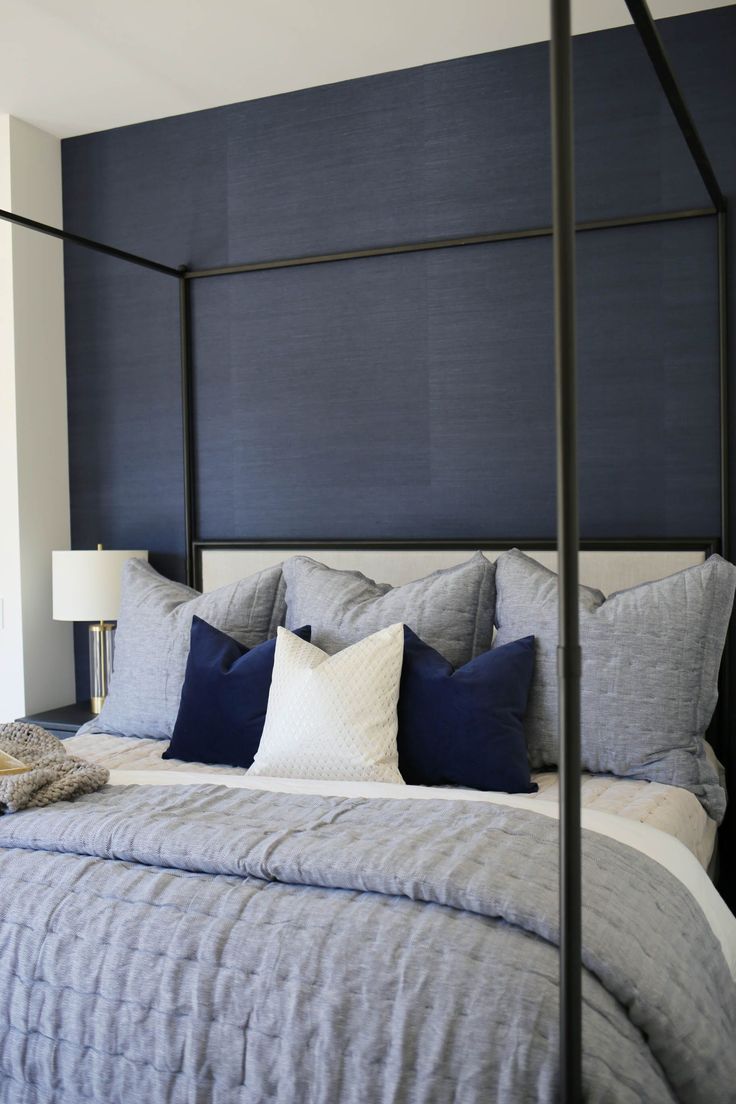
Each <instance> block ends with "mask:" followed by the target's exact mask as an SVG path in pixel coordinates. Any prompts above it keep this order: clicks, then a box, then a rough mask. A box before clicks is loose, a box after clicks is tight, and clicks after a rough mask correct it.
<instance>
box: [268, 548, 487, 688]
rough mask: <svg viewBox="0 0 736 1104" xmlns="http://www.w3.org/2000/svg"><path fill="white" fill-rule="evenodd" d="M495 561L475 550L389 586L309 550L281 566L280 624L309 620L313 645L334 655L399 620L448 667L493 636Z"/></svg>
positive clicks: (479, 649)
mask: <svg viewBox="0 0 736 1104" xmlns="http://www.w3.org/2000/svg"><path fill="white" fill-rule="evenodd" d="M495 570H496V569H495V564H493V563H491V562H490V561H489V560H487V559H486V558H485V556H484V555H483V554H482V553H481V552H476V554H475V555H474V556H473V557H472V558H471V559H469V560H466V561H465V563H461V564H458V565H457V566H455V567H448V568H443V569H442V570H440V571H435V572H433V573H432V574H431V575H427V576H426V577H425V578H424V579H417V580H415V581H414V582H411V583H406V584H404V586H398V587H392V586H389V584H388V583H375V582H374V581H373V580H372V579H369V578H368V577H367V576H365V575H363V574H361V572H360V571H338V570H336V569H335V568H332V567H327V566H326V565H325V564H322V563H318V562H317V561H316V560H312V559H310V558H309V557H308V556H293V557H292V558H291V559H289V560H286V561H285V562H284V565H283V571H284V579H285V580H286V604H287V614H286V626H287V628H290V629H294V628H297V627H298V626H299V625H311V626H312V643H313V644H316V645H317V647H318V648H321V649H322V650H323V651H325V652H328V653H329V654H330V655H332V654H333V653H335V652H339V651H340V650H341V649H342V648H347V647H348V646H349V645H350V644H356V643H357V642H358V641H359V640H362V639H363V638H364V637H366V636H370V635H371V633H374V632H378V631H379V630H380V629H386V628H388V627H389V626H390V625H394V624H396V622H397V621H402V622H404V624H406V625H408V626H409V628H411V629H413V630H414V632H415V633H416V634H417V636H420V637H421V639H422V640H423V641H424V642H425V644H429V646H430V647H431V648H434V649H435V650H436V651H438V652H439V653H440V655H443V656H444V657H445V659H446V660H448V662H450V663H451V664H452V665H453V667H462V666H464V664H466V663H468V662H469V661H470V660H471V659H473V658H474V657H475V656H477V655H479V654H480V653H481V652H485V651H487V649H488V648H490V646H491V640H492V638H493V611H494V604H495V586H494V575H495Z"/></svg>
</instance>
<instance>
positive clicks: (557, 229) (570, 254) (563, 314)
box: [0, 0, 732, 1104]
mask: <svg viewBox="0 0 736 1104" xmlns="http://www.w3.org/2000/svg"><path fill="white" fill-rule="evenodd" d="M627 7H628V9H629V12H630V14H631V16H632V18H633V21H634V24H635V26H636V28H637V30H638V33H639V35H640V37H641V40H642V42H643V45H644V47H645V49H646V51H647V53H648V55H649V57H650V59H651V61H652V64H653V67H654V70H655V72H656V74H657V77H658V79H659V81H660V83H661V86H662V89H663V91H664V93H665V95H666V97H667V99H668V101H669V103H670V106H671V108H672V111H673V113H674V116H675V118H676V120H677V123H678V125H679V127H680V129H681V131H682V135H683V137H684V139H685V141H686V143H687V146H688V149H689V151H690V153H691V155H692V157H693V160H694V162H695V165H696V166H697V169H698V171H699V174H700V177H701V179H702V181H703V184H704V186H705V189H706V191H707V193H708V196H709V199H710V204H709V205H707V206H702V207H698V208H689V209H682V210H673V211H665V212H656V213H645V214H631V215H625V216H616V217H612V218H608V219H597V220H594V221H589V222H584V223H579V224H576V222H575V214H574V166H573V95H572V60H571V44H572V36H571V25H570V3H569V0H552V3H551V86H550V87H551V113H552V152H553V157H552V178H553V224H552V226H551V227H546V226H545V227H539V226H537V227H532V228H527V229H520V230H517V231H503V232H499V233H493V232H491V233H487V234H480V235H472V236H467V237H456V238H447V239H441V240H435V241H423V242H408V243H407V242H404V243H399V244H387V245H385V246H382V247H380V248H372V249H357V250H353V251H344V252H340V253H327V254H324V255H311V256H306V257H289V258H279V259H274V260H264V261H250V262H248V263H243V264H238V265H223V266H219V267H210V268H206V269H199V270H198V269H187V268H185V267H181V268H178V269H177V268H174V267H171V266H169V265H165V264H160V263H158V262H156V261H153V260H150V259H148V258H145V257H142V256H139V255H137V254H133V253H130V252H126V251H124V250H121V249H117V248H115V247H113V246H110V245H106V244H104V243H101V242H97V241H93V240H90V239H88V238H84V237H82V236H80V235H77V234H73V233H71V232H68V231H66V230H61V229H58V228H56V227H51V226H47V225H45V224H43V223H40V222H37V221H35V220H33V219H29V218H26V217H24V216H22V215H19V214H15V213H12V212H7V211H0V218H2V219H3V220H5V221H7V222H10V223H13V224H15V225H17V226H20V227H26V228H28V229H30V230H34V231H38V232H41V233H44V234H48V235H51V236H53V237H56V238H59V239H61V240H62V241H64V242H68V243H70V244H74V245H77V246H81V247H84V248H86V249H91V250H96V251H98V252H100V253H103V254H105V255H106V256H109V257H112V258H117V259H118V260H121V261H124V262H126V263H131V264H134V265H139V266H143V267H146V268H149V269H152V270H154V271H156V272H159V273H162V274H165V275H166V276H168V277H171V278H173V279H176V280H177V281H178V287H179V318H180V344H181V401H182V425H183V458H184V479H183V482H184V503H185V540H186V562H187V582H188V583H189V584H191V585H199V584H201V572H202V556H203V554H205V553H207V552H208V551H211V550H216V549H221V548H226V549H244V548H248V547H249V546H251V545H253V544H255V545H256V546H259V547H262V548H266V547H269V545H270V546H271V547H274V548H279V549H288V548H289V545H290V542H288V541H287V542H284V541H278V540H274V541H272V542H249V541H248V540H247V539H244V540H231V539H228V540H221V541H213V540H201V539H199V536H198V533H197V480H196V473H195V459H194V452H195V448H194V427H195V410H194V399H193V386H192V384H193V374H194V371H195V365H194V364H193V360H192V352H191V340H190V330H191V307H190V288H191V281H193V280H199V279H211V278H217V277H218V276H227V275H236V274H248V273H257V272H261V271H267V270H273V269H279V268H288V267H295V266H307V265H321V264H332V263H337V262H340V261H355V260H361V259H369V258H372V257H379V256H385V255H389V254H399V253H410V252H418V251H424V250H438V249H456V248H463V247H466V246H474V245H486V244H492V243H494V242H508V241H513V240H517V239H518V240H522V239H526V238H533V237H551V238H552V240H553V246H554V287H555V361H556V427H557V541H556V547H557V549H558V553H559V560H558V563H559V646H558V679H559V682H558V686H559V703H560V708H559V718H560V746H561V759H560V764H559V769H560V828H559V846H560V867H559V869H560V883H559V900H560V1026H561V1032H560V1067H559V1068H560V1099H562V1100H564V1101H566V1102H569V1104H574V1102H576V1101H579V1100H581V1099H582V1080H581V1069H582V1066H581V1007H582V1003H581V1002H582V995H581V973H582V961H581V954H582V932H581V926H582V924H581V915H582V913H581V908H582V906H581V798H580V775H581V747H580V740H581V733H580V728H581V717H580V678H581V647H580V636H579V606H578V583H579V579H578V550H579V548H580V547H581V542H580V535H579V518H578V472H577V449H576V421H577V411H576V403H577V399H576V364H575V259H574V255H575V234H576V233H588V232H596V231H603V230H606V229H609V228H617V227H630V226H638V225H645V224H648V223H658V222H665V221H677V220H688V219H703V218H714V219H715V223H716V230H717V235H716V240H717V257H718V318H719V357H720V360H719V371H720V478H721V532H720V540H719V542H718V546H717V547H713V550H714V551H720V553H721V555H722V556H723V557H724V558H726V559H728V558H729V557H730V532H729V530H730V521H729V424H728V423H729V411H728V348H727V345H728V334H727V297H726V292H727V287H726V278H727V260H728V258H727V222H726V217H727V216H726V200H725V198H724V196H723V193H722V191H721V189H720V187H719V185H718V182H717V180H716V177H715V174H714V172H713V169H712V166H711V164H710V161H709V159H708V157H707V154H706V152H705V149H704V147H703V144H702V142H701V140H700V137H699V135H698V132H697V129H696V127H695V124H694V122H693V120H692V117H691V115H690V113H689V111H688V109H687V106H686V104H685V101H684V98H683V96H682V93H681V91H680V89H679V87H678V85H677V82H676V80H675V78H674V75H673V72H672V69H671V67H670V64H669V62H668V59H667V56H666V53H665V51H664V48H663V46H662V42H661V40H660V38H659V35H658V33H657V30H656V27H655V24H654V22H653V20H652V17H651V14H650V12H649V10H648V7H647V4H646V2H645V0H627ZM293 543H295V542H293ZM484 544H485V545H488V544H492V545H493V547H494V548H504V547H511V546H513V545H520V544H521V545H522V546H526V547H532V548H540V547H544V546H545V544H544V542H540V541H527V542H519V541H513V540H508V541H506V540H501V541H499V540H492V541H489V540H488V538H487V537H485V538H482V539H478V540H474V541H468V540H464V541H457V542H452V541H449V542H437V541H426V542H425V541H421V540H418V541H395V542H391V541H384V542H375V541H361V540H357V541H353V542H330V541H314V542H311V546H312V547H319V548H340V547H345V548H353V549H368V548H381V549H392V548H394V549H417V550H421V549H422V548H424V547H427V548H430V547H431V548H433V549H437V548H447V549H453V548H455V549H461V548H477V547H482V546H483V545H484ZM598 544H599V545H600V546H601V547H605V548H608V549H611V548H617V547H618V548H621V549H625V550H633V549H637V548H639V549H644V548H654V549H663V548H666V547H668V546H670V547H673V548H678V549H682V548H685V547H691V546H692V547H699V546H700V545H701V544H702V542H698V541H695V542H688V541H670V542H666V541H661V540H648V539H647V537H646V534H643V535H642V538H641V539H640V540H628V541H619V542H616V541H601V542H598ZM546 546H547V547H550V546H552V542H547V544H546ZM298 547H300V548H304V547H307V545H305V543H304V542H302V543H300V544H299V545H298ZM582 547H584V548H586V547H587V548H595V547H596V542H583V545H582ZM722 685H723V686H724V687H725V682H722ZM725 698H726V695H725V693H724V694H722V703H721V725H722V729H723V732H724V733H725V737H724V739H723V742H722V744H721V747H720V748H719V750H720V752H721V757H722V758H726V757H728V759H727V766H731V765H732V758H731V757H730V755H729V749H728V746H727V740H728V739H729V738H730V724H729V719H728V718H727V717H726V716H725V709H724V702H725Z"/></svg>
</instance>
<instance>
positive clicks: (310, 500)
mask: <svg viewBox="0 0 736 1104" xmlns="http://www.w3.org/2000/svg"><path fill="white" fill-rule="evenodd" d="M660 27H661V29H662V33H663V37H664V39H665V43H666V45H667V46H668V48H669V49H670V52H671V55H672V58H673V61H674V63H675V65H676V68H677V71H678V74H679V76H680V79H681V83H682V85H683V88H684V90H685V93H686V95H687V97H688V100H689V103H690V105H691V108H692V110H693V113H694V115H695V117H696V119H697V121H698V124H699V126H700V127H701V129H702V134H703V137H704V140H705V143H706V146H707V148H708V149H709V151H710V153H711V155H712V158H713V160H714V163H715V166H716V169H717V171H718V172H719V174H720V176H721V178H722V183H724V185H725V186H726V188H727V189H729V188H730V189H731V190H733V189H734V182H736V148H735V147H734V143H733V139H732V135H733V133H734V128H735V127H736V77H735V76H734V66H733V57H734V56H736V8H733V7H732V8H726V9H719V10H716V11H713V12H706V13H703V14H700V15H694V16H686V17H682V18H679V19H673V20H668V21H665V22H664V23H662V24H660ZM575 59H576V60H575V67H576V68H575V77H576V137H577V162H578V210H579V214H580V217H581V218H588V217H595V216H603V215H611V214H615V213H627V212H633V211H637V212H640V211H646V210H662V209H665V208H668V207H678V206H686V205H701V204H702V203H703V202H704V199H705V197H704V195H703V191H702V189H701V187H700V185H699V182H698V179H697V176H696V174H695V171H694V169H693V168H692V166H691V164H690V161H689V159H688V156H687V153H686V151H685V149H684V146H683V144H682V141H681V139H680V137H679V132H678V131H677V128H676V126H675V125H674V123H673V122H672V120H671V118H670V115H669V111H668V108H667V105H666V103H665V102H664V100H663V98H662V96H661V94H660V92H659V89H658V86H657V84H656V81H655V79H654V77H653V75H652V73H651V72H650V68H649V63H648V61H647V59H646V57H645V56H644V54H643V50H642V48H641V45H640V43H639V41H638V39H637V36H636V34H635V32H634V31H633V29H631V28H624V29H620V30H614V31H608V32H602V33H599V34H595V35H590V36H586V37H583V38H578V39H576V42H575ZM547 81H548V74H547V49H546V46H544V45H540V46H531V47H522V48H520V49H517V50H510V51H505V52H502V53H496V54H489V55H483V56H480V57H474V58H469V59H463V60H460V61H453V62H445V63H441V64H437V65H431V66H426V67H423V68H419V69H413V70H407V71H403V72H398V73H392V74H387V75H385V76H379V77H371V78H366V79H362V80H356V81H351V82H348V83H344V84H338V85H332V86H329V87H326V88H317V89H310V90H307V91H304V92H298V93H292V94H289V95H285V96H278V97H273V98H270V99H267V100H261V101H257V102H252V103H245V104H236V105H233V106H229V107H224V108H219V109H215V110H212V111H205V112H199V113H196V114H193V115H187V116H180V117H177V118H174V119H165V120H161V121H158V122H153V123H145V124H141V125H137V126H132V127H127V128H123V129H120V130H115V131H109V132H104V133H100V134H93V135H88V136H84V137H80V138H74V139H67V140H66V141H65V142H64V143H63V164H64V207H65V222H66V226H67V227H68V228H69V229H71V230H75V231H77V232H81V233H85V234H89V235H91V236H96V237H99V238H102V239H103V240H106V241H109V242H111V243H114V244H118V245H120V246H122V247H124V248H128V249H132V250H136V251H139V252H142V253H145V254H147V255H149V256H152V257H155V258H157V259H159V260H162V261H166V262H168V263H171V264H180V263H187V264H190V265H195V266H204V265H207V264H211V263H224V262H228V261H229V262H239V261H245V260H253V259H264V258H268V257H276V256H284V255H293V254H296V253H306V252H320V251H327V250H338V249H342V248H352V247H355V248H358V247H362V246H371V245H378V244H384V243H387V242H392V241H401V240H412V239H422V238H431V237H436V236H449V235H454V234H459V233H467V234H472V233H478V232H483V231H488V230H495V229H502V228H511V227H519V226H527V225H534V224H544V223H547V222H548V221H549V217H550V216H549V210H550V200H549V127H548V91H547ZM714 235H715V230H714V227H713V225H712V224H711V223H709V222H698V223H688V224H677V225H675V224H667V225H660V226H656V227H654V226H653V227H646V228H639V229H628V230H619V231H610V232H608V233H606V234H600V233H597V234H587V235H581V236H580V238H579V287H580V317H579V333H580V372H581V456H582V522H583V530H584V534H585V535H587V536H591V537H592V536H604V535H608V536H627V535H628V536H632V535H646V536H652V537H655V536H682V535H698V536H703V535H707V534H712V533H717V531H718V525H719V513H718V442H717V344H716V333H715V321H716V318H715V297H714V280H715V267H714V265H715V262H714V241H715V236H714ZM733 252H734V254H736V245H734V250H733ZM550 256H551V254H550V246H549V242H545V241H529V242H524V243H512V244H507V245H495V246H484V247H474V248H472V249H462V250H451V251H446V252H443V253H433V254H424V255H413V256H402V257H393V258H382V259H375V260H370V261H362V262H349V263H345V264H340V265H337V266H322V267H314V268H309V269H301V270H292V271H282V272H272V273H262V274H251V275H242V276H238V277H229V278H220V279H217V280H214V279H213V280H210V281H199V282H198V283H197V284H196V285H195V287H194V289H193V306H194V325H193V331H194V346H195V355H196V410H197V417H198V434H197V476H198V485H199V493H200V514H199V527H200V535H202V536H204V537H236V536H242V537H246V536H248V537H259V536H260V537H263V536H270V537H295V538H298V537H304V538H307V537H347V538H349V537H366V536H423V537H433V536H435V537H446V536H455V537H462V536H465V537H470V536H473V535H476V534H477V535H483V536H486V537H493V536H497V537H501V536H503V537H509V536H518V537H523V536H549V535H551V534H552V532H553V526H554V489H553V435H552V371H553V361H552V341H551V334H552V316H551V309H552V303H551V263H550ZM66 269H67V325H68V364H69V419H70V440H71V443H72V455H71V494H72V531H73V541H74V543H75V545H77V546H81V547H84V546H93V545H94V543H95V542H96V541H97V540H102V541H104V542H105V543H107V544H109V545H111V546H112V545H123V546H125V545H127V546H131V547H147V548H149V549H151V550H152V553H153V556H152V560H153V562H154V564H155V565H157V566H159V567H161V568H162V569H163V570H165V571H167V572H169V573H170V574H173V575H178V576H179V577H181V572H182V567H183V552H184V549H183V539H182V535H183V526H182V482H181V441H180V420H179V419H180V405H179V404H180V399H179V383H178V347H177V341H178V333H177V323H176V287H175V285H174V282H173V281H171V282H168V281H167V279H166V278H165V277H163V276H158V275H155V274H148V273H145V272H142V271H139V270H137V269H132V268H128V267H126V266H124V265H120V264H116V263H115V262H111V261H109V260H105V259H101V258H98V257H95V256H90V255H87V254H82V252H81V251H79V250H74V249H68V250H67V258H66ZM732 287H734V288H736V279H734V280H733V281H732ZM735 328H736V327H735ZM84 683H85V672H84V670H82V671H81V672H80V691H81V690H82V689H83V687H84Z"/></svg>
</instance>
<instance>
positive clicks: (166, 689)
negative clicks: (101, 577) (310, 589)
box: [80, 560, 285, 740]
mask: <svg viewBox="0 0 736 1104" xmlns="http://www.w3.org/2000/svg"><path fill="white" fill-rule="evenodd" d="M284 612H285V607H284V583H283V577H282V575H281V566H280V565H278V566H276V567H270V568H266V570H265V571H260V572H258V574H256V575H251V576H249V578H247V579H240V580H239V581H238V582H236V583H230V584H229V585H228V586H224V587H220V588H219V589H218V590H212V591H210V592H209V593H208V594H200V593H199V592H198V591H196V590H192V589H191V588H190V587H187V586H184V585H183V584H182V583H174V582H172V581H171V580H170V579H165V578H164V577H163V575H159V573H158V572H157V571H155V570H154V569H153V568H152V567H151V565H150V564H148V563H146V562H145V560H128V561H127V562H126V563H125V566H124V567H123V581H122V591H121V596H120V617H119V620H118V629H117V633H116V640H115V655H114V659H113V673H112V678H111V680H110V692H109V694H108V696H107V700H106V702H105V704H104V706H103V708H102V712H101V713H100V715H99V717H97V718H96V719H95V720H93V721H90V722H89V723H88V724H86V725H85V726H84V727H83V728H82V729H80V733H82V732H112V733H115V734H118V735H121V736H147V737H152V738H155V739H159V740H168V739H170V737H171V733H172V731H173V729H174V722H175V721H176V714H177V712H178V709H179V698H180V697H181V687H182V683H183V682H184V671H185V668H186V663H187V656H188V655H189V634H190V630H191V626H192V617H193V615H194V614H195V613H196V615H197V616H198V617H201V618H202V619H203V620H205V621H207V622H209V624H210V625H214V626H215V628H218V629H222V631H223V632H226V633H229V635H230V636H234V637H235V638H236V639H237V640H239V641H240V642H241V643H242V644H246V645H247V646H248V647H249V648H252V647H253V646H254V645H256V644H261V643H262V642H263V641H264V640H268V639H269V638H270V637H273V636H275V635H276V629H277V627H278V625H279V623H282V622H283V617H284Z"/></svg>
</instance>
